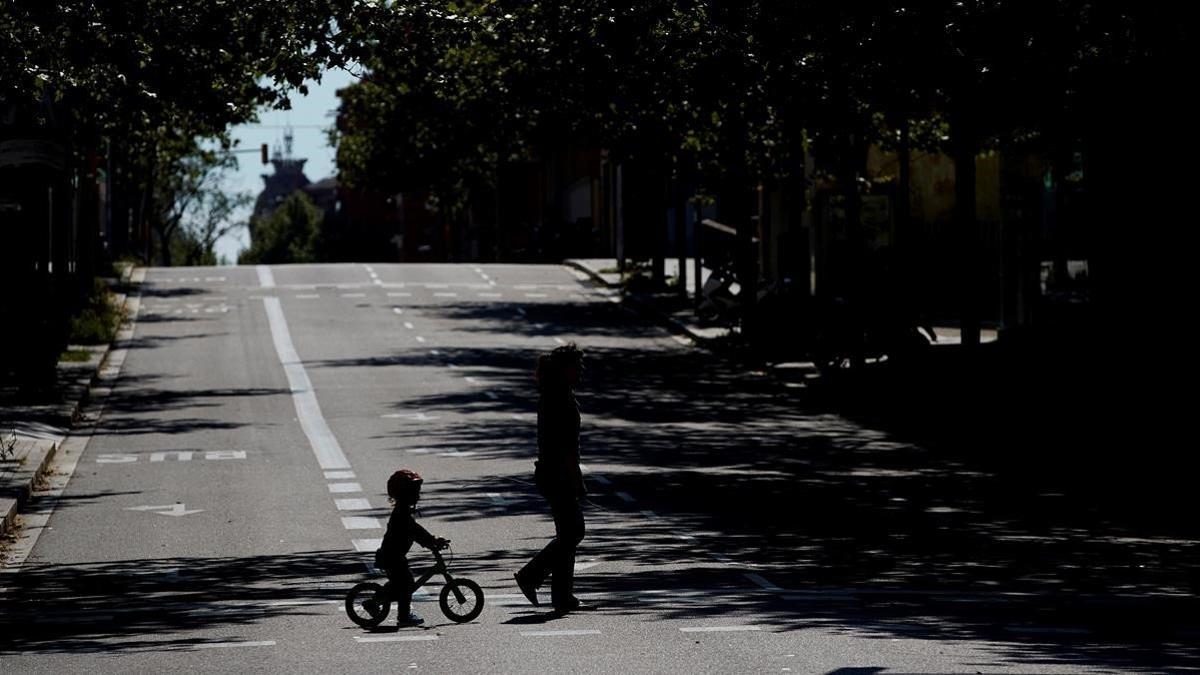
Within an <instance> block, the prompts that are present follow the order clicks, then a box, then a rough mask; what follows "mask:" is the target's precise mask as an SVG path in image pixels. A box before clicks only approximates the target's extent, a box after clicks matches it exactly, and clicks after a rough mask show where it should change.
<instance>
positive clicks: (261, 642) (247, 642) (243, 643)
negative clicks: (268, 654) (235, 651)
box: [191, 640, 275, 649]
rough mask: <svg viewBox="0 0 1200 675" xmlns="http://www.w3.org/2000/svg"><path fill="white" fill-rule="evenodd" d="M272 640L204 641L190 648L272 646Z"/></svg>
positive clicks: (273, 643)
mask: <svg viewBox="0 0 1200 675" xmlns="http://www.w3.org/2000/svg"><path fill="white" fill-rule="evenodd" d="M273 646H275V641H274V640H245V641H241V642H205V643H201V644H194V645H191V647H192V649H229V648H232V647H273Z"/></svg>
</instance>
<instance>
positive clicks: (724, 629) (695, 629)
mask: <svg viewBox="0 0 1200 675" xmlns="http://www.w3.org/2000/svg"><path fill="white" fill-rule="evenodd" d="M679 630H681V631H683V632H684V633H732V632H738V631H752V630H762V629H761V628H759V627H758V626H691V627H688V628H680V629H679Z"/></svg>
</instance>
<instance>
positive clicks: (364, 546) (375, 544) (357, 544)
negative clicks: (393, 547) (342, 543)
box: [350, 539, 383, 553]
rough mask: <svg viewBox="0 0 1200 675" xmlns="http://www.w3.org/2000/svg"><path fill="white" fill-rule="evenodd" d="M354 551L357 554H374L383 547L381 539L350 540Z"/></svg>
mask: <svg viewBox="0 0 1200 675" xmlns="http://www.w3.org/2000/svg"><path fill="white" fill-rule="evenodd" d="M350 543H352V544H354V550H355V551H358V552H359V553H374V552H375V551H377V550H378V549H379V547H380V546H382V545H383V540H382V539H352V540H351V541H350Z"/></svg>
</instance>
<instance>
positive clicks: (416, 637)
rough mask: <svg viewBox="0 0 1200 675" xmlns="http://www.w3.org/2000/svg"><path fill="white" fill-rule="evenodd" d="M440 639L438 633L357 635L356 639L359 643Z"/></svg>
mask: <svg viewBox="0 0 1200 675" xmlns="http://www.w3.org/2000/svg"><path fill="white" fill-rule="evenodd" d="M436 639H438V636H437V633H432V634H430V635H378V636H373V635H365V636H364V635H355V636H354V641H355V642H358V643H360V644H361V643H367V642H425V641H431V640H436Z"/></svg>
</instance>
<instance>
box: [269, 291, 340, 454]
mask: <svg viewBox="0 0 1200 675" xmlns="http://www.w3.org/2000/svg"><path fill="white" fill-rule="evenodd" d="M263 306H264V307H266V309H267V320H268V322H269V323H270V326H271V338H272V339H273V340H274V342H275V352H276V353H277V354H278V355H279V362H280V363H281V364H283V371H284V373H285V374H286V375H287V380H288V387H289V388H290V389H291V390H292V403H293V404H295V406H296V416H297V417H298V418H299V420H300V428H301V429H303V430H304V435H305V436H306V437H308V443H309V445H310V446H312V451H313V454H314V455H316V456H317V463H318V464H320V465H321V468H322V469H349V468H350V462H349V461H348V460H347V459H346V454H345V453H343V452H342V446H340V445H339V444H338V441H337V438H336V437H335V436H334V435H333V431H332V430H330V428H329V425H328V424H327V423H326V422H325V416H324V415H322V414H321V406H320V404H318V403H317V395H316V393H315V392H314V391H313V387H312V382H311V381H309V379H308V373H307V372H306V371H305V370H304V364H303V363H302V362H301V361H300V355H299V354H297V353H296V347H295V346H294V345H293V344H292V336H291V335H290V334H289V333H288V327H287V319H285V318H284V316H283V307H282V305H280V304H279V298H263Z"/></svg>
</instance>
